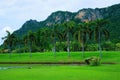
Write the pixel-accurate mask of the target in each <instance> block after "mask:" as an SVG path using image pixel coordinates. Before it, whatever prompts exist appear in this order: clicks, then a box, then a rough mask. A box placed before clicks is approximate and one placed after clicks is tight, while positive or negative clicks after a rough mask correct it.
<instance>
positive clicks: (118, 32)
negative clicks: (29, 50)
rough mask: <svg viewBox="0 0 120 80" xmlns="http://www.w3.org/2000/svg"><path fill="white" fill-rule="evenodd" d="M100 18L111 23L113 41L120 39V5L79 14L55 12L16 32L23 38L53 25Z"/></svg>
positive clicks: (31, 22) (110, 29) (79, 12)
mask: <svg viewBox="0 0 120 80" xmlns="http://www.w3.org/2000/svg"><path fill="white" fill-rule="evenodd" d="M98 18H103V19H107V20H109V21H110V24H109V25H108V26H109V27H107V28H108V30H109V32H110V36H111V39H120V4H116V5H113V6H109V7H106V8H96V9H91V8H87V9H82V10H79V11H78V12H74V13H72V12H68V11H57V12H53V13H52V14H51V15H50V16H48V18H47V19H46V20H44V21H40V22H39V21H36V20H29V21H27V22H25V23H24V24H23V26H22V27H21V28H20V29H19V30H17V31H15V32H14V33H15V34H16V35H17V36H23V35H25V34H27V32H28V31H29V30H31V31H33V32H35V31H37V30H39V29H40V28H43V27H49V26H51V25H52V24H56V23H63V22H64V21H68V20H76V19H79V20H80V21H86V22H87V21H92V20H96V19H98Z"/></svg>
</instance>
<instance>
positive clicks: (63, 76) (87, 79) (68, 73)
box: [0, 52, 120, 80]
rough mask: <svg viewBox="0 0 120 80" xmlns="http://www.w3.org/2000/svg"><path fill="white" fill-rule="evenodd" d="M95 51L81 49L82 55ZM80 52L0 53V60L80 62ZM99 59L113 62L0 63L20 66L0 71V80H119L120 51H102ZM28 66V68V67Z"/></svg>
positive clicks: (93, 53) (94, 54)
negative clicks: (83, 52) (10, 55)
mask: <svg viewBox="0 0 120 80" xmlns="http://www.w3.org/2000/svg"><path fill="white" fill-rule="evenodd" d="M98 55H99V53H98V52H85V57H89V56H98ZM83 60H84V59H83V58H82V57H81V52H71V57H70V58H68V57H67V53H66V52H58V53H57V56H56V57H54V56H53V53H52V52H45V53H33V54H32V57H31V58H29V54H21V57H19V55H18V54H13V55H12V57H11V58H9V55H6V54H0V62H7V61H9V62H10V61H12V62H17V61H42V62H44V61H54V62H56V61H57V62H59V61H66V62H67V61H83ZM102 61H103V62H116V63H117V64H112V65H110V64H101V65H100V66H96V67H95V66H94V67H93V66H87V65H38V64H37V65H30V64H27V65H18V64H16V65H12V64H0V66H24V67H23V68H12V69H6V70H0V80H120V52H103V58H102ZM28 66H31V67H32V68H31V69H28Z"/></svg>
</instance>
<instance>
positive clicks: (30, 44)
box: [28, 31, 36, 57]
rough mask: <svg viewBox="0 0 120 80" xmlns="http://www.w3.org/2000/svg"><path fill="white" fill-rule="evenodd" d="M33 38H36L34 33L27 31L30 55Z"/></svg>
mask: <svg viewBox="0 0 120 80" xmlns="http://www.w3.org/2000/svg"><path fill="white" fill-rule="evenodd" d="M35 40H36V37H35V35H34V33H33V32H32V31H29V32H28V45H29V52H30V57H31V56H32V54H31V52H32V46H34V45H35Z"/></svg>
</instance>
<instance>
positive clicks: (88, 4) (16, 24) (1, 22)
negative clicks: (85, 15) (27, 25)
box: [0, 0, 120, 44]
mask: <svg viewBox="0 0 120 80" xmlns="http://www.w3.org/2000/svg"><path fill="white" fill-rule="evenodd" d="M118 3H120V0H0V44H1V43H2V42H3V40H1V37H3V36H5V35H6V32H5V31H6V30H9V31H10V32H13V31H15V30H17V29H19V28H20V27H21V26H22V25H23V23H24V22H25V21H27V20H29V19H35V20H38V21H42V20H45V19H46V18H47V17H48V16H49V15H50V14H51V13H52V12H55V11H58V10H62V11H71V12H77V11H78V10H80V9H82V8H96V7H98V8H102V7H107V6H111V5H113V4H118Z"/></svg>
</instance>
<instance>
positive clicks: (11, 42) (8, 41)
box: [2, 31, 16, 58]
mask: <svg viewBox="0 0 120 80" xmlns="http://www.w3.org/2000/svg"><path fill="white" fill-rule="evenodd" d="M6 32H7V36H5V37H3V38H2V39H5V41H4V43H5V44H6V45H7V48H8V50H9V53H10V56H9V57H10V58H11V55H12V53H11V50H12V47H13V46H14V44H15V42H16V36H15V35H14V34H11V33H10V32H9V31H6Z"/></svg>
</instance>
